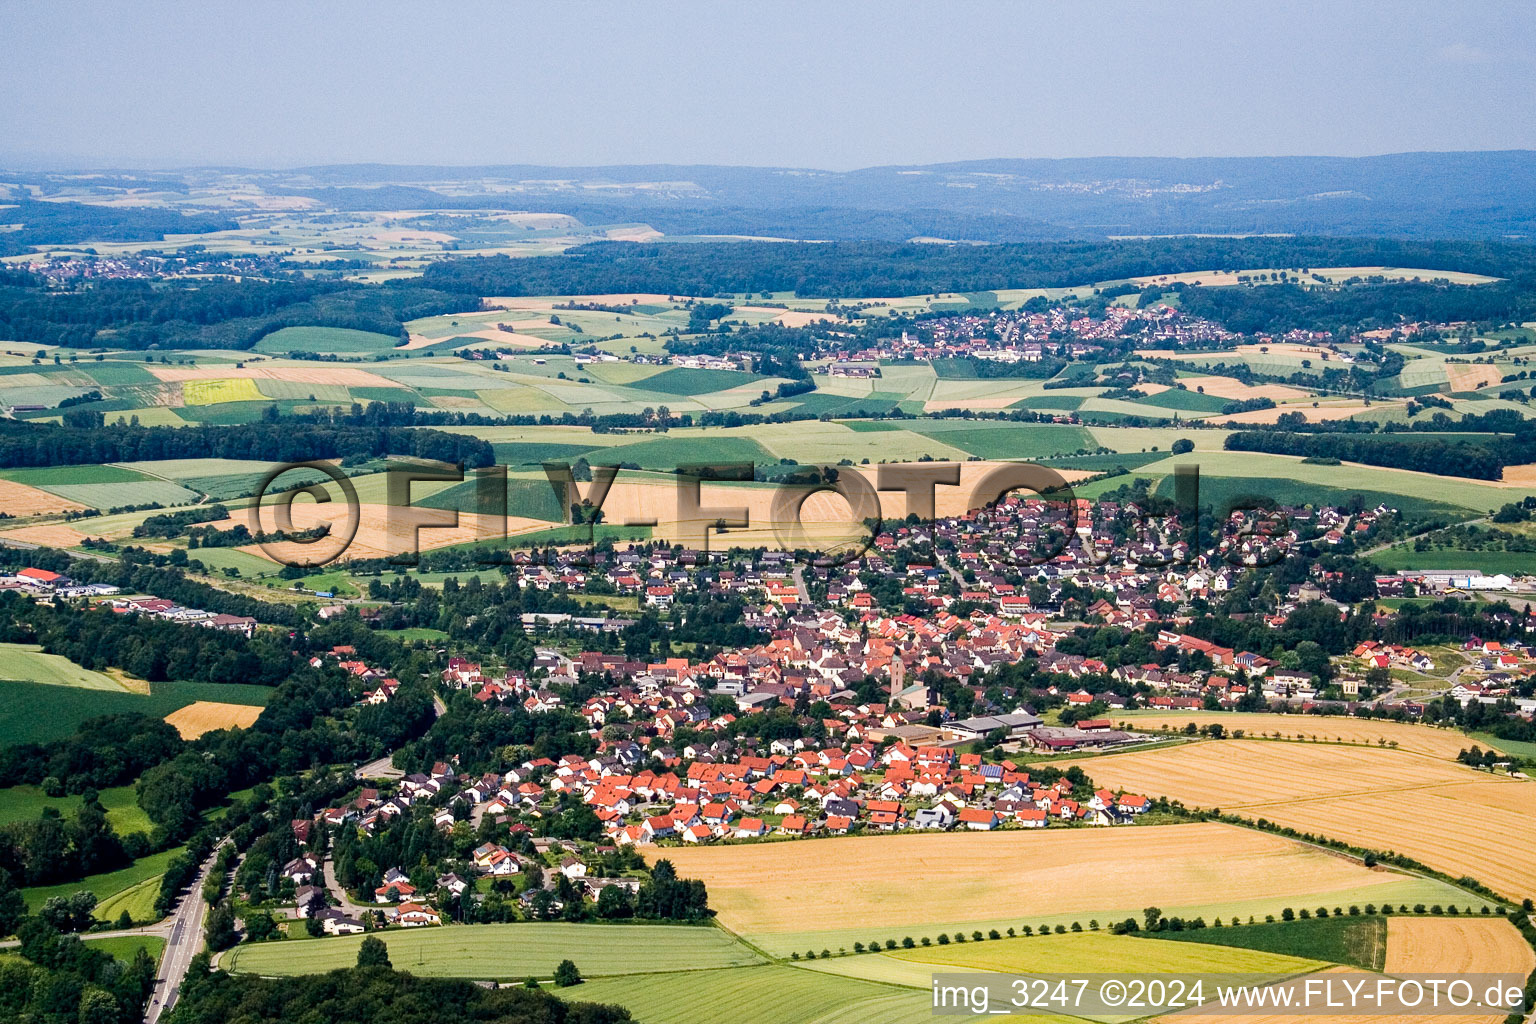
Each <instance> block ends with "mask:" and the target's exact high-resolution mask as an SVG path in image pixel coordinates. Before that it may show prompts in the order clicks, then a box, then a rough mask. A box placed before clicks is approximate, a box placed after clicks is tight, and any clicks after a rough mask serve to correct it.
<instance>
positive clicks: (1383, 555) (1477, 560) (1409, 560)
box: [1371, 545, 1536, 576]
mask: <svg viewBox="0 0 1536 1024" xmlns="http://www.w3.org/2000/svg"><path fill="white" fill-rule="evenodd" d="M1371 561H1373V562H1375V563H1376V564H1377V565H1379V566H1381V567H1382V568H1383V569H1390V570H1392V571H1394V572H1395V571H1397V570H1399V569H1477V570H1480V571H1482V572H1485V573H1490V574H1492V573H1500V572H1502V573H1506V574H1508V575H1510V576H1524V575H1527V574H1529V573H1536V552H1530V551H1462V550H1459V549H1457V548H1432V549H1431V550H1429V551H1415V550H1413V546H1412V545H1403V546H1400V547H1394V548H1388V549H1387V550H1385V551H1378V552H1376V554H1374V555H1372V556H1371Z"/></svg>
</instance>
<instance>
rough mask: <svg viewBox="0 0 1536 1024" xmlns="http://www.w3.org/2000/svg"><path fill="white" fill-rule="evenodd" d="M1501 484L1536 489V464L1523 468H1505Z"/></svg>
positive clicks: (1528, 464)
mask: <svg viewBox="0 0 1536 1024" xmlns="http://www.w3.org/2000/svg"><path fill="white" fill-rule="evenodd" d="M1499 482H1500V483H1502V484H1504V485H1505V486H1506V487H1536V462H1528V463H1526V464H1525V465H1523V466H1505V467H1504V475H1503V477H1501V478H1500V480H1499Z"/></svg>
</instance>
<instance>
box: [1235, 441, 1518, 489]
mask: <svg viewBox="0 0 1536 1024" xmlns="http://www.w3.org/2000/svg"><path fill="white" fill-rule="evenodd" d="M1223 446H1224V447H1225V448H1226V449H1227V450H1228V451H1235V452H1268V453H1270V454H1272V455H1302V456H1306V457H1308V458H1330V459H1339V460H1341V461H1344V462H1360V463H1364V464H1365V465H1367V466H1387V467H1390V468H1392V469H1411V470H1415V471H1417V472H1420V473H1435V474H1440V475H1450V476H1464V477H1470V478H1472V479H1474V480H1498V479H1499V478H1500V477H1501V476H1503V473H1504V467H1505V466H1506V465H1519V464H1522V463H1525V462H1531V461H1536V456H1533V454H1532V453H1531V452H1530V450H1529V449H1528V447H1527V446H1526V445H1524V444H1516V443H1514V442H1507V443H1500V444H1494V445H1483V444H1473V443H1470V442H1466V441H1442V440H1438V439H1435V440H1427V441H1422V440H1421V441H1401V442H1400V441H1389V440H1383V439H1381V438H1371V439H1369V440H1362V439H1360V438H1357V437H1355V436H1353V435H1350V434H1338V433H1318V434H1301V433H1295V432H1292V431H1286V430H1240V431H1238V432H1236V433H1233V434H1228V435H1227V439H1226V441H1225V442H1224V444H1223Z"/></svg>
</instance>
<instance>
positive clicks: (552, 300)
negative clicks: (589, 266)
mask: <svg viewBox="0 0 1536 1024" xmlns="http://www.w3.org/2000/svg"><path fill="white" fill-rule="evenodd" d="M686 298H688V296H686V295H675V296H673V295H661V294H657V293H653V292H624V293H622V294H615V295H544V296H540V297H537V298H530V297H526V296H521V295H513V296H494V297H491V298H487V299H485V300H484V305H485V306H486V308H488V309H538V310H545V309H554V308H555V305H556V304H557V303H566V302H590V303H593V304H595V305H601V306H632V305H636V304H640V305H646V306H650V305H666V304H667V303H668V302H671V301H673V300H674V299H677V300H682V299H686Z"/></svg>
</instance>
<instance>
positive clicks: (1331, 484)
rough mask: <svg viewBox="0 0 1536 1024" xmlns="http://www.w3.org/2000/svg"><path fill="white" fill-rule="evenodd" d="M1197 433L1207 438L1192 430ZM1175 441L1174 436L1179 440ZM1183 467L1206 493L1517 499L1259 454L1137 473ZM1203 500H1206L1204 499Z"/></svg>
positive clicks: (1171, 462) (1457, 481)
mask: <svg viewBox="0 0 1536 1024" xmlns="http://www.w3.org/2000/svg"><path fill="white" fill-rule="evenodd" d="M1193 433H1203V431H1194V432H1193ZM1175 436H1176V435H1175ZM1181 465H1188V466H1199V467H1200V480H1201V487H1202V493H1203V489H1204V487H1205V486H1206V480H1207V478H1228V479H1234V480H1241V481H1243V483H1242V485H1241V487H1242V488H1246V489H1247V490H1249V491H1252V492H1255V493H1264V492H1265V491H1266V489H1270V488H1272V487H1273V486H1274V485H1275V483H1276V482H1277V481H1278V482H1280V483H1281V485H1282V486H1283V484H1284V482H1285V481H1293V482H1295V483H1297V484H1303V485H1314V486H1322V487H1328V488H1333V489H1336V490H1341V491H1369V492H1373V493H1377V494H1395V495H1400V496H1401V497H1402V498H1403V499H1404V500H1417V501H1419V502H1423V501H1425V500H1426V499H1432V500H1433V502H1434V503H1436V504H1440V505H1445V506H1454V507H1460V508H1464V509H1470V510H1473V511H1476V512H1479V513H1483V512H1487V511H1489V510H1490V509H1496V508H1498V507H1499V506H1501V505H1503V504H1505V503H1506V502H1508V501H1511V500H1513V499H1512V497H1511V491H1510V489H1509V488H1508V487H1507V486H1505V485H1501V484H1499V483H1494V482H1485V481H1480V480H1471V479H1468V478H1466V477H1454V476H1437V475H1434V474H1431V473H1416V472H1413V471H1411V470H1406V469H1386V468H1380V467H1376V466H1361V465H1357V464H1355V463H1344V464H1343V465H1339V466H1320V465H1308V464H1305V463H1303V462H1302V461H1301V458H1300V457H1298V456H1291V455H1269V454H1265V453H1261V452H1227V451H1223V452H1214V451H1198V450H1197V451H1194V452H1190V453H1188V454H1185V455H1173V456H1170V457H1168V458H1167V459H1165V460H1163V461H1162V462H1154V463H1150V464H1148V465H1146V466H1143V467H1141V468H1140V469H1138V470H1137V475H1138V476H1164V475H1171V474H1172V473H1173V471H1174V468H1175V467H1177V466H1181ZM1201 500H1202V501H1205V500H1206V499H1204V498H1202V499H1201Z"/></svg>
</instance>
